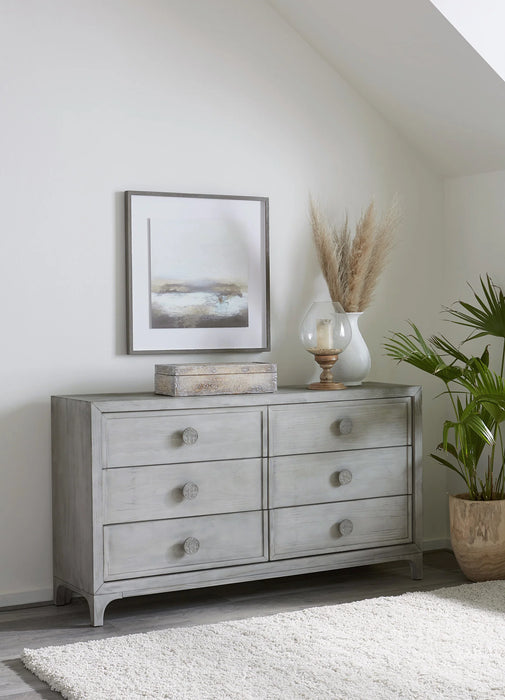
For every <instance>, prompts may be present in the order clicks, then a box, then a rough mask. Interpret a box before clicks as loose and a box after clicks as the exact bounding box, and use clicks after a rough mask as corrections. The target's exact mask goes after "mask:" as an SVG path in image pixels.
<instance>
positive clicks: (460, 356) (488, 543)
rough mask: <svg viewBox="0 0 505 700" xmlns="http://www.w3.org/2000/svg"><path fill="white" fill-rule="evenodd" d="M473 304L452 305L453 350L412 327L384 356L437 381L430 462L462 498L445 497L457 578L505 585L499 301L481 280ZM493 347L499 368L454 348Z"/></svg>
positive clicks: (502, 312) (504, 319)
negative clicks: (455, 483)
mask: <svg viewBox="0 0 505 700" xmlns="http://www.w3.org/2000/svg"><path fill="white" fill-rule="evenodd" d="M480 285H481V290H479V291H478V292H476V291H475V290H473V289H472V292H473V296H474V299H473V303H467V302H464V301H457V302H456V303H455V304H454V305H453V306H451V307H450V308H446V309H445V312H446V315H447V320H448V321H449V322H451V323H454V324H457V325H459V326H464V327H466V328H469V329H470V333H469V335H468V337H467V338H466V339H465V340H464V341H463V342H462V343H461V344H455V343H453V342H451V341H450V340H449V339H448V338H447V337H446V336H444V335H433V336H431V337H429V338H428V339H426V338H425V337H424V336H423V335H422V334H421V332H420V331H419V329H418V327H417V326H416V325H415V324H414V323H412V322H411V323H410V332H409V333H393V334H392V335H391V336H390V337H388V338H387V340H386V343H385V349H386V353H387V355H389V356H390V357H392V358H394V359H395V360H397V361H398V362H406V363H408V364H410V365H413V366H414V367H417V368H418V369H420V370H422V371H423V372H426V373H428V374H431V375H433V376H434V377H437V378H438V379H439V380H440V381H441V383H442V384H443V385H444V390H443V391H442V393H441V396H444V397H447V398H448V404H449V405H450V407H451V412H452V416H451V417H450V418H448V419H447V420H445V422H444V425H443V429H442V440H441V442H440V444H439V445H438V447H437V448H436V451H435V452H434V453H433V454H432V455H431V456H432V457H433V459H435V460H436V461H437V462H439V463H440V464H442V465H443V466H445V467H447V468H448V469H450V470H452V471H453V472H456V474H458V475H459V476H460V477H461V479H463V481H464V482H465V492H464V493H462V494H458V495H455V496H449V514H450V524H451V542H452V546H453V550H454V553H455V555H456V559H457V560H458V563H459V565H460V567H461V569H462V571H463V573H464V574H465V575H466V576H467V577H468V578H469V579H470V580H472V581H484V580H489V579H502V578H505V468H504V465H505V443H504V435H503V427H502V426H503V423H504V422H505V383H504V378H503V373H504V366H505V296H504V294H503V291H502V289H501V288H500V287H499V286H497V285H496V284H494V282H493V281H492V279H491V278H490V276H489V275H486V277H485V278H481V279H480ZM492 337H496V338H500V339H501V358H500V360H499V368H498V366H496V369H493V367H492V366H491V364H490V344H489V343H487V344H486V345H485V347H484V349H483V350H482V351H481V352H480V354H479V355H467V354H465V352H464V350H463V349H462V348H464V347H465V343H467V342H468V341H470V340H475V339H477V338H487V339H489V340H491V339H492Z"/></svg>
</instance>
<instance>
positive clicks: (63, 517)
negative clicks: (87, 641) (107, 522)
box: [51, 397, 94, 592]
mask: <svg viewBox="0 0 505 700" xmlns="http://www.w3.org/2000/svg"><path fill="white" fill-rule="evenodd" d="M90 413H91V404H89V403H85V402H78V401H72V400H69V399H64V398H60V397H53V398H52V400H51V422H52V492H53V566H54V572H53V573H54V576H55V577H57V578H58V579H60V580H61V581H63V582H65V583H69V584H71V585H72V586H75V587H76V588H79V589H80V590H83V591H87V592H94V586H93V572H94V566H93V509H92V496H93V489H92V439H91V420H90Z"/></svg>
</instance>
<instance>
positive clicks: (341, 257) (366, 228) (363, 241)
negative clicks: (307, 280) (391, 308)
mask: <svg viewBox="0 0 505 700" xmlns="http://www.w3.org/2000/svg"><path fill="white" fill-rule="evenodd" d="M310 221H311V225H312V234H313V237H314V243H315V246H316V251H317V257H318V259H319V264H320V266H321V271H322V273H323V277H324V279H325V280H326V284H327V285H328V290H329V292H330V296H331V299H332V301H338V302H340V303H341V304H342V306H343V308H344V310H345V311H348V312H352V311H364V310H365V309H366V308H367V307H368V306H369V305H370V303H371V301H372V298H373V294H374V291H375V288H376V286H377V281H378V279H379V277H380V274H381V272H382V270H383V269H384V267H385V265H386V262H387V258H388V255H389V253H390V251H391V248H392V247H393V243H394V232H395V230H396V228H397V226H398V224H399V222H400V210H399V206H398V202H397V200H396V199H395V200H393V203H392V205H391V207H390V208H389V210H388V211H387V212H386V214H384V216H383V217H382V218H380V219H378V218H377V214H376V211H375V205H374V203H373V201H372V202H370V204H369V205H368V207H367V208H366V210H365V212H364V213H363V214H362V216H361V218H360V220H359V221H358V223H357V224H356V231H355V233H354V236H352V235H351V230H350V228H349V219H348V217H347V216H346V218H345V220H344V222H343V224H341V225H340V226H333V227H330V226H329V224H328V222H327V221H326V219H325V218H324V217H323V215H322V213H321V211H320V209H319V207H318V205H317V204H316V203H315V202H314V200H313V199H312V198H311V199H310Z"/></svg>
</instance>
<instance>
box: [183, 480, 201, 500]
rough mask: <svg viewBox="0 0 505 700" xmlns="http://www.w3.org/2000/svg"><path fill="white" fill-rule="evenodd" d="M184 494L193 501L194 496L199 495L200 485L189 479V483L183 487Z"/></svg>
mask: <svg viewBox="0 0 505 700" xmlns="http://www.w3.org/2000/svg"><path fill="white" fill-rule="evenodd" d="M182 495H183V496H184V498H186V499H187V500H188V501H191V500H192V499H193V498H196V497H197V496H198V486H197V485H196V484H194V483H193V482H192V481H188V483H187V484H184V486H183V487H182Z"/></svg>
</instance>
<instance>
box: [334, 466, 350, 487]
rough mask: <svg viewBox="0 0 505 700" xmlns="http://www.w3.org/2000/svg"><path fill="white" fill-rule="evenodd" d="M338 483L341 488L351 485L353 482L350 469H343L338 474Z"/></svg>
mask: <svg viewBox="0 0 505 700" xmlns="http://www.w3.org/2000/svg"><path fill="white" fill-rule="evenodd" d="M337 481H338V485H339V486H345V485H346V484H350V483H351V481H352V472H350V471H349V469H342V470H341V471H339V472H338V474H337Z"/></svg>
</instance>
